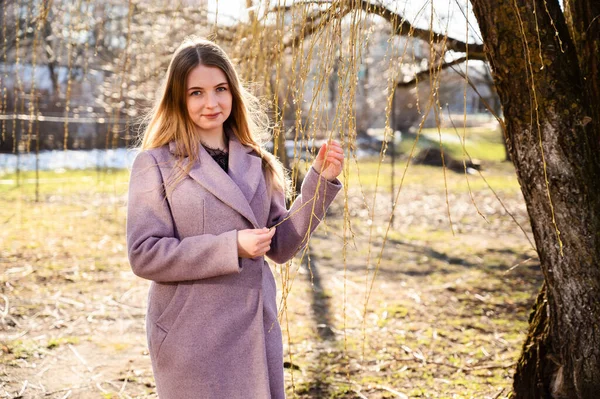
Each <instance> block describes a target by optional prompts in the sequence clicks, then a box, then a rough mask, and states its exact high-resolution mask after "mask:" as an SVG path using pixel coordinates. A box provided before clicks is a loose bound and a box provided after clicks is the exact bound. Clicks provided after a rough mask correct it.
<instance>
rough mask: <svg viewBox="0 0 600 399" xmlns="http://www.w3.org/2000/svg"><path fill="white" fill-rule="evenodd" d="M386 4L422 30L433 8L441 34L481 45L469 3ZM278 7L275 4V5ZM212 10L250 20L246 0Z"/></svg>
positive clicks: (216, 0) (211, 0)
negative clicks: (466, 17) (467, 35)
mask: <svg viewBox="0 0 600 399" xmlns="http://www.w3.org/2000/svg"><path fill="white" fill-rule="evenodd" d="M382 2H384V4H387V7H388V8H390V9H391V10H394V11H396V12H399V13H400V14H401V15H404V16H405V17H406V18H407V20H408V21H409V22H410V23H412V24H413V25H415V26H416V27H419V28H428V27H429V26H430V21H431V13H432V4H433V15H434V18H433V26H434V28H435V29H436V31H437V32H441V33H444V32H446V31H447V32H448V34H449V36H450V37H452V38H455V39H459V40H463V41H464V40H465V39H466V34H467V30H468V32H469V42H470V43H481V39H480V36H479V35H480V34H479V27H478V26H477V21H476V19H475V16H474V15H473V13H472V11H471V4H470V3H469V2H468V0H432V1H429V0H418V1H415V0H382ZM253 3H254V4H256V0H253ZM277 3H278V2H277V1H275V2H273V1H271V4H277ZM279 3H280V4H286V0H281V1H280V2H279ZM287 3H290V1H287ZM259 4H264V3H262V2H261V3H259ZM208 10H209V13H211V14H213V15H214V14H215V13H217V19H218V21H219V23H224V24H229V23H232V22H233V21H235V20H239V19H246V18H247V16H248V9H247V7H246V0H208ZM467 10H468V12H467ZM258 11H259V14H262V12H263V10H260V9H259V10H258ZM465 14H466V15H468V20H469V26H468V29H467V21H466V19H465V17H464V15H465Z"/></svg>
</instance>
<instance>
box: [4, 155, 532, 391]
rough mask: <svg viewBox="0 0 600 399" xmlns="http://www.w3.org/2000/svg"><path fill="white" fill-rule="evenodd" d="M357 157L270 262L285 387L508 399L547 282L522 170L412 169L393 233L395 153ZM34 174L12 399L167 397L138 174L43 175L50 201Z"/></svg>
mask: <svg viewBox="0 0 600 399" xmlns="http://www.w3.org/2000/svg"><path fill="white" fill-rule="evenodd" d="M349 164H350V168H349V170H348V172H349V174H348V176H346V177H344V179H343V180H344V183H345V187H346V190H345V191H344V192H342V193H340V194H339V196H338V198H337V199H336V202H335V203H334V204H333V205H332V208H331V209H330V212H329V213H328V216H327V218H326V219H325V221H324V222H323V223H322V225H321V226H320V227H319V229H318V230H317V232H316V233H315V234H314V236H313V238H312V239H311V243H310V246H309V247H308V249H307V251H306V252H304V253H303V254H299V255H298V257H297V259H295V260H294V261H293V262H292V263H291V264H289V265H284V266H279V265H274V266H273V271H274V273H275V277H276V280H278V283H279V288H280V300H281V302H280V308H281V324H282V329H283V331H284V349H285V359H284V360H285V362H286V381H287V390H288V397H291V398H293V397H297V398H407V397H408V398H502V397H506V396H507V395H508V393H509V391H510V386H511V383H512V374H513V372H514V364H515V362H516V360H517V358H518V355H519V352H520V347H521V345H522V342H523V340H524V337H525V333H526V331H527V318H528V315H529V310H530V307H531V305H532V304H533V301H534V298H535V295H536V293H537V291H538V289H539V287H540V285H541V273H540V271H539V264H538V259H537V255H536V252H535V251H534V250H533V244H532V243H531V242H530V241H529V240H530V239H532V238H531V233H530V231H529V222H528V218H527V214H526V211H525V207H524V204H523V199H522V197H521V194H520V191H519V188H518V184H517V182H516V177H515V174H514V170H513V169H512V167H511V165H510V164H507V163H503V162H493V163H489V164H484V171H483V174H484V177H485V180H484V178H482V177H481V176H479V175H477V174H474V175H468V180H467V177H466V176H465V175H464V174H460V173H455V172H449V171H446V173H445V178H444V172H443V170H442V169H441V168H436V167H427V166H414V165H411V166H410V167H409V168H408V171H407V173H406V177H405V178H404V181H403V184H402V189H401V191H400V195H399V196H398V200H397V201H396V206H395V211H394V222H393V225H392V226H390V223H389V215H390V210H391V202H392V201H391V198H390V183H389V180H390V179H389V176H390V168H391V166H390V164H389V162H387V161H386V162H384V163H383V164H382V165H381V170H380V172H379V174H380V178H379V183H378V184H376V182H377V179H376V176H377V171H378V168H379V162H378V161H377V160H376V159H370V160H362V161H361V162H360V163H358V164H356V163H355V162H354V161H352V160H350V162H349ZM405 170H406V163H400V164H398V165H396V171H395V176H396V180H395V185H394V187H395V192H396V190H397V189H398V187H399V185H400V182H401V180H402V176H403V173H404V171H405ZM34 177H35V176H34V174H33V173H27V174H22V175H21V176H19V180H20V185H19V186H17V185H16V176H15V175H14V174H11V175H4V176H2V177H0V226H1V229H0V251H1V252H0V271H1V274H0V283H1V285H0V355H1V360H0V398H3V397H5V398H68V397H69V398H117V397H123V398H152V397H156V395H155V389H154V382H153V378H152V372H151V367H150V359H149V357H148V353H147V350H146V339H145V331H144V313H145V304H146V295H147V289H148V282H147V281H144V280H141V279H140V278H138V277H136V276H134V275H133V274H132V273H131V270H130V269H129V266H128V263H127V257H126V249H125V238H124V233H125V210H126V191H127V178H128V172H127V171H116V170H108V171H80V172H64V173H60V172H58V173H57V172H44V173H42V175H41V176H40V185H39V193H38V194H37V197H38V198H37V199H38V201H36V192H35V190H36V185H35V179H34ZM486 180H487V182H488V183H489V184H490V185H491V187H492V188H493V191H492V190H491V189H490V188H489V187H488V185H487V183H486ZM376 187H377V196H376V197H374V193H375V191H376ZM469 187H470V189H469ZM373 204H375V205H373ZM519 225H520V226H519ZM388 226H390V228H389V229H388ZM528 237H529V238H528Z"/></svg>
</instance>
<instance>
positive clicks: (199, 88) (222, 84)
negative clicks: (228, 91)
mask: <svg viewBox="0 0 600 399" xmlns="http://www.w3.org/2000/svg"><path fill="white" fill-rule="evenodd" d="M219 86H227V82H221V83H219V84H217V85H215V87H219ZM203 89H204V87H200V86H193V87H190V88H188V90H203Z"/></svg>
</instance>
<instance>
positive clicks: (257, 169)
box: [228, 134, 263, 203]
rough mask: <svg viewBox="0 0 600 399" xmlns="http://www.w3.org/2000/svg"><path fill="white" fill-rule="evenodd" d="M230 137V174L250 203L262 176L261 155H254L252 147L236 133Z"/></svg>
mask: <svg viewBox="0 0 600 399" xmlns="http://www.w3.org/2000/svg"><path fill="white" fill-rule="evenodd" d="M230 137H231V138H230V139H229V172H228V174H229V176H230V177H231V178H232V179H233V181H234V182H235V183H236V184H237V186H238V187H239V188H240V189H241V190H242V192H243V193H244V196H245V197H246V200H247V201H248V203H250V202H251V201H252V198H254V194H255V193H256V190H257V188H258V185H259V184H260V179H261V177H262V173H263V172H262V161H261V159H260V157H259V156H256V155H252V154H251V152H252V148H250V147H244V146H243V145H242V144H241V143H240V142H239V140H238V139H237V137H235V135H234V134H230Z"/></svg>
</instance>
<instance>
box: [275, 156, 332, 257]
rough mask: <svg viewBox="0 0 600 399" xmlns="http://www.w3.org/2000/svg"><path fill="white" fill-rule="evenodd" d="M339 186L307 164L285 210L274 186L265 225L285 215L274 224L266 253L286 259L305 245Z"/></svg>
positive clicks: (279, 194) (283, 198) (282, 196)
mask: <svg viewBox="0 0 600 399" xmlns="http://www.w3.org/2000/svg"><path fill="white" fill-rule="evenodd" d="M317 186H318V187H317ZM341 188H342V184H341V183H340V181H339V180H338V179H335V180H334V181H329V180H327V179H325V178H324V177H320V176H319V174H318V173H317V171H315V169H313V168H312V167H311V168H310V169H309V171H308V173H307V174H306V176H305V177H304V181H303V182H302V186H301V188H300V195H299V196H298V197H297V198H296V200H295V201H294V203H293V204H292V206H291V207H290V209H289V210H287V209H286V207H285V196H284V194H283V193H282V192H280V191H278V190H274V192H273V194H272V197H271V208H270V211H269V223H268V226H269V227H271V226H274V225H276V224H278V223H280V222H281V221H282V220H284V219H286V218H288V217H289V219H287V220H285V221H284V222H283V223H281V224H280V225H279V226H277V230H276V231H275V235H274V236H273V239H272V240H271V249H270V250H269V252H267V256H268V257H269V258H271V259H272V260H273V261H275V262H276V263H280V264H281V263H285V262H287V261H288V260H290V259H291V258H292V257H293V256H294V255H295V254H296V253H297V252H298V251H299V250H300V249H301V248H302V247H304V245H306V243H307V242H308V236H309V234H310V233H312V232H313V231H314V230H315V229H316V228H317V226H318V225H319V222H320V221H321V220H322V219H323V216H324V215H325V212H326V211H327V208H329V205H331V202H332V201H333V199H334V198H335V196H336V194H337V193H338V192H339V191H340V189H341ZM309 230H310V233H308V232H309ZM307 233H308V234H307Z"/></svg>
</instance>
